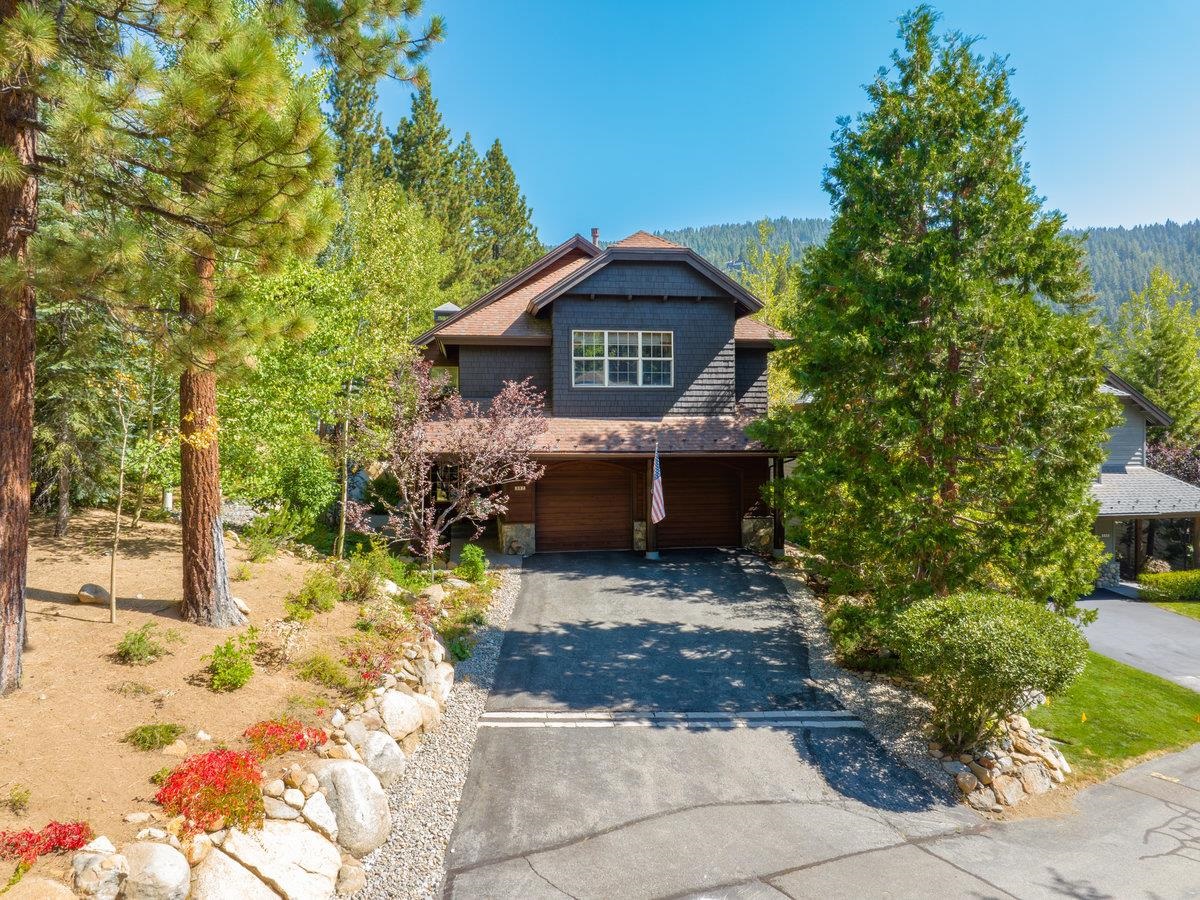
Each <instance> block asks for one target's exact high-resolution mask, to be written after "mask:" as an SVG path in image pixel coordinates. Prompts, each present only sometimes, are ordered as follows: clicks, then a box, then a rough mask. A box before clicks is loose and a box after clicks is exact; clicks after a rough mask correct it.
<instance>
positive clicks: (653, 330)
mask: <svg viewBox="0 0 1200 900" xmlns="http://www.w3.org/2000/svg"><path fill="white" fill-rule="evenodd" d="M596 333H599V334H602V335H604V355H603V356H576V355H575V336H576V335H577V334H596ZM610 334H636V335H637V356H609V353H608V337H609V335H610ZM647 334H669V335H670V336H671V355H670V356H643V355H642V336H643V335H647ZM595 360H600V361H601V362H603V363H604V383H603V384H580V383H579V382H578V381H577V380H576V376H575V363H576V362H583V361H595ZM612 360H624V361H625V362H629V361H630V360H634V361H636V362H637V377H638V383H637V384H609V383H608V364H609V362H610V361H612ZM646 360H651V361H657V362H668V363H670V364H671V365H670V370H669V372H670V380H669V381H668V382H667V383H666V384H642V363H643V362H644V361H646ZM571 387H572V388H579V389H580V390H597V389H599V390H611V389H621V388H623V389H625V390H638V391H655V390H669V389H671V388H673V387H675V332H674V331H673V330H669V329H665V328H651V329H646V330H644V331H643V330H639V329H636V328H572V329H571Z"/></svg>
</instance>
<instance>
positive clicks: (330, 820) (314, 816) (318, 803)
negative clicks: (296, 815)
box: [301, 792, 338, 841]
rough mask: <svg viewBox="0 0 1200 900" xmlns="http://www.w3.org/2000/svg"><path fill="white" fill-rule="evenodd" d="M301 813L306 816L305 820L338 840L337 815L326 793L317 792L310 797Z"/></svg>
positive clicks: (327, 835) (322, 832)
mask: <svg viewBox="0 0 1200 900" xmlns="http://www.w3.org/2000/svg"><path fill="white" fill-rule="evenodd" d="M301 813H302V814H303V816H304V821H306V822H307V823H308V824H309V825H311V826H312V827H313V828H315V829H316V830H317V831H319V832H321V834H323V835H325V837H327V838H329V840H331V841H336V840H337V837H338V826H337V816H335V815H334V814H333V810H332V809H330V808H329V801H328V800H326V799H325V795H324V794H322V793H320V792H317V793H314V794H313V795H312V796H311V797H309V798H308V801H307V802H306V803H305V804H304V809H303V810H301Z"/></svg>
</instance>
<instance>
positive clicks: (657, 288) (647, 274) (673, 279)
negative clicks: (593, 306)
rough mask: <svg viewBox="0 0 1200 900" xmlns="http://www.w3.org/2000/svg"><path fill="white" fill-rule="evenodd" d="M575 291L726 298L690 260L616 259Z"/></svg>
mask: <svg viewBox="0 0 1200 900" xmlns="http://www.w3.org/2000/svg"><path fill="white" fill-rule="evenodd" d="M571 293H572V294H582V295H584V296H587V295H589V294H597V295H601V296H609V297H613V296H616V297H628V296H630V295H632V296H634V297H639V296H641V297H724V296H726V293H725V291H723V290H721V289H720V288H719V287H717V286H716V285H715V284H713V283H712V282H711V281H709V280H708V279H707V278H705V277H704V276H703V275H701V274H700V273H699V272H697V271H696V270H695V269H693V268H692V267H691V266H689V265H687V264H686V263H663V262H612V263H609V264H608V265H607V266H605V267H604V268H603V269H601V270H600V271H599V272H597V273H596V274H595V275H592V276H591V277H590V278H587V279H585V280H583V281H581V282H580V283H579V284H578V285H577V286H576V287H574V288H572V289H571Z"/></svg>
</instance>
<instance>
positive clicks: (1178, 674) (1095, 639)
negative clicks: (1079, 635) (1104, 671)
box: [1079, 591, 1200, 691]
mask: <svg viewBox="0 0 1200 900" xmlns="http://www.w3.org/2000/svg"><path fill="white" fill-rule="evenodd" d="M1079 605H1080V606H1082V607H1085V608H1087V609H1095V610H1098V611H1099V615H1098V616H1097V618H1096V621H1095V622H1093V623H1092V624H1091V625H1089V626H1088V627H1087V629H1086V631H1085V633H1086V635H1087V639H1088V642H1089V643H1090V644H1091V645H1092V649H1093V650H1095V651H1096V652H1097V653H1103V654H1104V655H1105V656H1110V657H1112V658H1113V659H1116V660H1120V661H1121V662H1123V663H1126V664H1127V665H1130V666H1133V667H1135V668H1138V669H1142V670H1143V671H1145V672H1153V673H1154V674H1155V675H1161V676H1162V677H1163V678H1169V679H1170V680H1171V681H1174V682H1176V683H1178V684H1182V685H1184V686H1185V687H1189V688H1191V689H1192V690H1194V691H1200V621H1198V620H1196V619H1191V618H1188V617H1187V616H1181V615H1179V614H1178V613H1173V612H1168V611H1167V610H1165V609H1159V608H1158V607H1157V606H1154V605H1152V604H1150V603H1140V602H1138V601H1137V600H1129V599H1127V598H1125V597H1121V596H1118V595H1117V594H1114V593H1112V592H1111V591H1097V592H1096V593H1095V594H1093V595H1092V596H1090V597H1088V598H1087V599H1086V600H1081V601H1079Z"/></svg>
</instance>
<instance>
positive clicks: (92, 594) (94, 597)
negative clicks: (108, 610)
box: [75, 584, 108, 604]
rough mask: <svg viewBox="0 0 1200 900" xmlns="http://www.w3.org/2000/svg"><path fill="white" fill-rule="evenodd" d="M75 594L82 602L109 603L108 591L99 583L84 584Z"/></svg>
mask: <svg viewBox="0 0 1200 900" xmlns="http://www.w3.org/2000/svg"><path fill="white" fill-rule="evenodd" d="M75 596H76V597H78V598H79V602H80V603H105V604H106V603H108V591H106V590H105V589H104V588H102V587H100V585H98V584H85V585H82V586H81V587H80V588H79V590H78V592H76V594H75Z"/></svg>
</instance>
